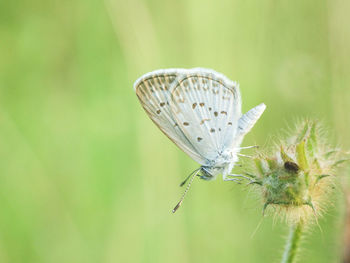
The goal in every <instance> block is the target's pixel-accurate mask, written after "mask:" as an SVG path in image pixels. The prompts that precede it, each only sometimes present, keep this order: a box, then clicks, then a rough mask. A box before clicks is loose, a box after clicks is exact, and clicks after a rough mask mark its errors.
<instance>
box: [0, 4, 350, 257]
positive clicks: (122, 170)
mask: <svg viewBox="0 0 350 263" xmlns="http://www.w3.org/2000/svg"><path fill="white" fill-rule="evenodd" d="M349 12H350V2H349V1H346V0H328V1H316V0H315V1H302V0H296V1H286V0H282V1H244V0H235V1H228V0H224V1H219V0H217V1H199V0H178V1H160V0H145V1H142V0H130V1H129V0H128V1H121V0H120V1H119V0H106V1H92V0H91V1H86V0H85V1H83V0H77V1H71V0H61V1H58V0H49V1H44V0H22V1H2V2H1V7H0V262H50V263H51V262H57V263H62V262H64V263H65V262H74V263H75V262H77V263H78V262H84V263H86V262H170V263H171V262H203V263H204V262H278V261H279V259H280V257H281V253H282V251H283V247H284V237H285V236H286V235H287V232H288V231H287V227H286V225H285V224H283V223H280V222H279V221H278V220H276V219H275V220H274V219H273V218H270V217H267V218H264V220H261V219H262V214H261V203H260V200H259V197H258V195H257V194H255V193H253V192H251V191H249V189H247V188H245V187H244V186H238V185H235V184H231V183H227V182H226V183H224V182H222V180H221V179H218V180H216V181H213V182H205V181H200V180H198V181H197V180H196V181H195V182H194V184H193V187H192V189H191V191H190V193H189V194H188V196H187V199H186V200H185V203H184V205H183V207H182V208H181V209H180V210H179V211H178V212H177V213H176V214H175V215H174V214H171V212H170V211H171V209H172V208H173V206H174V205H175V204H176V203H177V201H178V200H179V198H180V196H181V194H182V191H183V189H180V188H179V187H178V184H179V182H181V180H182V179H183V178H184V177H185V176H186V175H187V174H188V173H189V172H191V171H192V170H194V169H195V168H197V167H198V165H197V164H196V163H195V162H193V161H192V160H191V159H190V158H189V157H188V156H186V155H185V154H184V153H182V152H181V151H180V150H179V149H177V148H176V146H175V145H174V144H173V143H171V141H170V140H168V139H167V138H166V136H164V135H163V134H162V133H161V132H160V131H159V130H158V128H157V127H156V126H155V125H154V124H153V123H152V122H151V121H150V120H149V118H148V117H147V116H146V114H145V112H144V111H143V110H142V108H141V106H140V105H139V102H138V100H137V98H136V96H135V94H134V91H133V89H132V84H133V82H134V80H135V79H136V78H138V77H139V76H140V75H142V74H144V73H146V72H149V71H151V70H154V69H158V68H169V67H185V68H191V67H197V66H201V67H208V68H213V69H215V70H217V71H219V72H222V73H224V74H225V75H227V76H228V77H229V78H231V79H233V80H237V81H239V83H240V87H241V93H242V99H243V111H247V110H248V109H250V108H252V107H253V106H255V105H257V104H259V103H260V102H265V103H266V105H267V106H268V108H267V110H266V111H265V113H264V115H263V116H262V118H261V119H260V120H259V122H258V124H257V125H256V126H255V127H254V129H253V130H252V131H251V133H249V135H247V136H246V138H245V141H244V142H243V145H245V146H247V145H252V144H259V145H262V146H268V145H271V143H272V142H273V141H274V139H275V136H276V135H277V136H279V134H281V132H280V131H281V129H286V128H287V127H288V126H291V127H293V125H294V120H295V119H296V118H300V117H303V116H305V117H306V116H308V117H316V118H319V119H321V120H322V121H323V122H324V123H325V124H326V125H327V127H328V128H329V130H330V131H331V133H332V134H333V135H334V141H336V142H338V143H339V145H341V146H343V147H348V148H349V147H350V135H349V131H350V127H349V126H350V114H349V111H350V105H349V104H350V49H349V47H350V27H349V24H350V18H349ZM248 153H249V152H248ZM344 178H345V177H344ZM344 178H343V182H345V181H346V180H345V179H344ZM341 190H342V187H339V192H341ZM343 199H344V196H343V194H341V193H339V194H338V196H337V197H336V198H335V199H334V202H333V204H332V205H331V206H330V208H329V210H328V211H327V213H326V216H325V217H324V218H323V219H322V220H320V222H319V225H320V228H321V229H322V231H321V230H320V228H319V227H317V226H314V227H313V228H311V229H310V231H309V232H310V235H309V236H308V237H307V238H306V240H305V246H304V247H305V248H304V249H303V252H302V260H301V262H318V263H321V262H340V258H341V253H342V249H343V247H342V241H343V237H342V233H343V231H344V230H343V224H344V223H343V222H344V205H343V203H344V202H343V201H344V200H343ZM259 223H261V225H260V227H259V228H258V230H257V231H256V233H255V234H254V232H255V230H256V229H257V227H258V225H259Z"/></svg>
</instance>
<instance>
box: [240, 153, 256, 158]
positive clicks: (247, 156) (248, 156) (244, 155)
mask: <svg viewBox="0 0 350 263" xmlns="http://www.w3.org/2000/svg"><path fill="white" fill-rule="evenodd" d="M237 155H239V156H242V157H246V158H249V159H253V157H252V156H250V155H246V154H241V153H237Z"/></svg>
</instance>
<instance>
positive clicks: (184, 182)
mask: <svg viewBox="0 0 350 263" xmlns="http://www.w3.org/2000/svg"><path fill="white" fill-rule="evenodd" d="M200 169H201V168H198V169H196V170H194V171H193V172H191V173H190V174H189V175H188V176H187V177H186V179H185V180H183V182H182V183H181V184H180V187H182V186H184V185H185V184H186V182H187V181H188V179H190V177H191V175H193V174H194V173H195V172H197V171H198V170H200Z"/></svg>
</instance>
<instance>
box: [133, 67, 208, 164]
mask: <svg viewBox="0 0 350 263" xmlns="http://www.w3.org/2000/svg"><path fill="white" fill-rule="evenodd" d="M184 72H186V70H183V69H167V70H156V71H153V72H150V73H147V74H145V75H143V76H141V77H140V78H139V79H138V80H136V81H135V84H134V88H135V91H136V95H137V97H138V98H139V100H140V102H141V105H142V107H143V108H144V110H145V111H146V113H147V114H148V116H149V117H150V118H151V119H152V121H153V122H154V123H155V124H156V125H157V126H158V127H159V129H160V130H161V131H162V132H163V133H164V134H165V135H166V136H168V137H169V139H170V140H172V141H173V142H174V143H175V144H176V145H177V146H178V147H179V148H180V149H181V150H183V151H184V152H185V153H187V154H188V155H189V156H190V157H191V158H192V159H193V160H195V161H196V162H198V163H199V164H202V165H204V164H205V163H206V160H205V159H204V158H203V157H202V156H201V155H200V154H199V153H198V151H197V150H196V149H195V148H194V147H193V145H192V144H191V142H190V140H189V139H188V138H187V136H186V135H185V134H184V133H183V131H182V129H181V128H180V127H179V125H178V124H177V121H176V120H175V119H174V117H173V114H172V111H171V108H170V97H171V91H172V89H173V86H174V83H176V81H177V79H178V78H179V77H180V76H182V75H183V74H184Z"/></svg>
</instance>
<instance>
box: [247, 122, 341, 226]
mask: <svg viewBox="0 0 350 263" xmlns="http://www.w3.org/2000/svg"><path fill="white" fill-rule="evenodd" d="M343 156H344V153H342V152H341V151H340V150H339V149H336V148H334V147H331V146H329V145H328V144H326V143H325V138H324V136H323V135H322V133H321V132H320V127H319V125H318V124H317V123H316V122H315V121H304V122H302V123H301V125H299V127H298V128H297V129H296V132H295V134H294V136H292V137H291V138H289V139H287V140H285V141H281V142H280V145H279V146H278V148H277V150H276V151H275V152H274V153H273V154H272V156H263V155H261V154H260V155H259V156H258V157H256V158H255V159H254V164H255V168H254V172H253V175H252V178H254V180H253V181H252V183H254V184H257V185H259V186H258V189H260V191H261V193H262V199H263V201H264V207H263V211H264V212H265V211H268V210H271V211H272V210H273V211H274V212H276V210H277V211H278V212H280V213H279V214H281V215H283V217H285V219H287V221H288V222H290V223H296V222H300V221H301V220H302V221H304V222H310V220H309V219H310V218H317V216H319V215H320V214H321V212H322V210H323V208H324V206H325V205H326V204H327V200H328V199H329V193H330V192H331V191H332V189H333V188H334V187H333V186H334V179H335V178H336V174H337V167H338V166H339V165H340V164H342V163H344V162H345V161H346V159H344V158H343Z"/></svg>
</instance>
